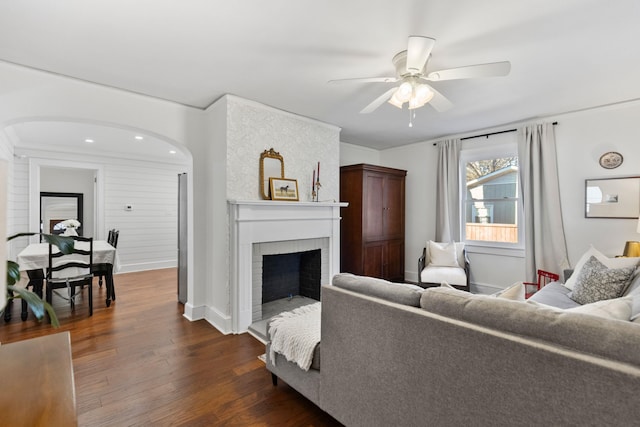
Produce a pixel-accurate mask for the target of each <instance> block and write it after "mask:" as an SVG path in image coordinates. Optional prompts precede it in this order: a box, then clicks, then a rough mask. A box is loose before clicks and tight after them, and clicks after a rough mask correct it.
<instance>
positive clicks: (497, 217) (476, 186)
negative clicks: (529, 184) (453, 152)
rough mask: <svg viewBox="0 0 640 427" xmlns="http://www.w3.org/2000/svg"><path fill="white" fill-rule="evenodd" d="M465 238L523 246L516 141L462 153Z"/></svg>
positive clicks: (495, 244)
mask: <svg viewBox="0 0 640 427" xmlns="http://www.w3.org/2000/svg"><path fill="white" fill-rule="evenodd" d="M460 158H461V168H460V170H461V179H460V183H461V189H460V190H461V191H460V194H461V203H462V205H461V217H462V218H461V221H462V227H461V230H462V237H463V240H464V241H465V242H466V243H467V244H468V245H471V246H488V247H502V248H522V247H523V244H522V243H523V233H522V230H521V224H522V221H521V218H522V209H521V203H520V194H519V193H520V187H519V177H518V155H517V153H516V147H515V144H506V145H499V146H489V147H485V148H483V149H481V150H478V149H476V150H463V151H462V153H461V156H460Z"/></svg>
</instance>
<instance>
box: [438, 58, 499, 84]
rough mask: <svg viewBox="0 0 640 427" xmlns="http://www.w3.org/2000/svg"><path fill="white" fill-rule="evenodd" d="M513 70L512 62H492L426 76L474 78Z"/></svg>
mask: <svg viewBox="0 0 640 427" xmlns="http://www.w3.org/2000/svg"><path fill="white" fill-rule="evenodd" d="M510 71H511V62H509V61H502V62H493V63H490V64H478V65H468V66H466V67H459V68H449V69H448V70H440V71H433V72H431V73H429V74H428V75H427V76H426V77H425V78H426V79H427V80H431V81H442V80H457V79H472V78H478V77H501V76H506V75H507V74H509V72H510Z"/></svg>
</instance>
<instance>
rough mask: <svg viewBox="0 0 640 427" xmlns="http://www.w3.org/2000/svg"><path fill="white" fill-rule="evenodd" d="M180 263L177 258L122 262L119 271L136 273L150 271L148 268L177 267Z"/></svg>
mask: <svg viewBox="0 0 640 427" xmlns="http://www.w3.org/2000/svg"><path fill="white" fill-rule="evenodd" d="M177 266H178V264H177V263H176V260H166V261H155V262H142V263H138V264H124V265H123V264H120V266H119V268H118V271H116V272H114V273H115V274H118V273H134V272H136V271H148V270H160V269H162V268H175V267H177Z"/></svg>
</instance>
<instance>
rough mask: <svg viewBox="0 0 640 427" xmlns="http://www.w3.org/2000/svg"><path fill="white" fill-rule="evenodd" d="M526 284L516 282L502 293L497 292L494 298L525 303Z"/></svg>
mask: <svg viewBox="0 0 640 427" xmlns="http://www.w3.org/2000/svg"><path fill="white" fill-rule="evenodd" d="M524 291H525V289H524V283H522V282H516V283H514V284H513V285H511V286H509V287H508V288H506V289H503V290H502V291H499V292H496V293H495V294H493V296H495V297H498V298H504V299H509V300H512V301H524V300H525V298H524V294H525V292H524Z"/></svg>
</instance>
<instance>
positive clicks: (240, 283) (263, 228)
mask: <svg viewBox="0 0 640 427" xmlns="http://www.w3.org/2000/svg"><path fill="white" fill-rule="evenodd" d="M343 206H347V204H346V203H324V202H319V203H314V202H277V201H229V223H230V229H231V233H230V240H229V246H230V267H231V268H230V278H229V286H230V289H229V291H230V294H231V319H230V321H231V322H230V323H231V329H232V332H234V333H243V332H246V331H247V329H248V327H249V325H251V323H252V322H254V319H261V318H262V313H261V307H262V270H263V263H264V256H266V255H278V254H291V253H298V252H308V251H316V250H319V251H320V261H319V262H320V284H321V285H324V284H329V283H330V279H331V277H332V276H333V275H334V274H337V273H338V272H339V271H340V207H343Z"/></svg>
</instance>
